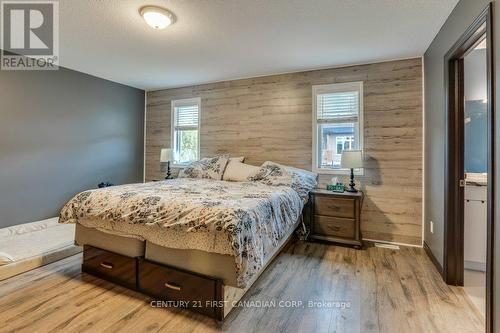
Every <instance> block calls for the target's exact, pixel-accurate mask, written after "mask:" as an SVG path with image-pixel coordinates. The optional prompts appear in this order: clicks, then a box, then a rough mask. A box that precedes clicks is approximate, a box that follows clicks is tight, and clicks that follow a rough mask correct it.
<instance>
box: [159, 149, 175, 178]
mask: <svg viewBox="0 0 500 333" xmlns="http://www.w3.org/2000/svg"><path fill="white" fill-rule="evenodd" d="M173 160H174V150H173V149H170V148H163V149H162V150H161V152H160V163H167V177H165V179H172V176H171V173H170V161H173Z"/></svg>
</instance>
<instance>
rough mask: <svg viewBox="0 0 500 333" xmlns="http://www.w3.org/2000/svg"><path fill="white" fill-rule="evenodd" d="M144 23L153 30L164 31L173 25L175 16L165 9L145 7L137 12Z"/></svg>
mask: <svg viewBox="0 0 500 333" xmlns="http://www.w3.org/2000/svg"><path fill="white" fill-rule="evenodd" d="M139 13H140V14H141V16H142V18H143V19H144V21H146V23H147V24H149V26H151V28H153V29H158V30H160V29H165V28H166V27H168V26H169V25H171V24H172V23H174V19H175V16H174V14H172V13H171V12H169V11H168V10H166V9H165V8H161V7H156V6H146V7H142V8H141V9H140V10H139Z"/></svg>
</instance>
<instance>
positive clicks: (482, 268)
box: [464, 260, 486, 272]
mask: <svg viewBox="0 0 500 333" xmlns="http://www.w3.org/2000/svg"><path fill="white" fill-rule="evenodd" d="M464 268H465V269H470V270H471V271H479V272H486V263H485V262H479V261H471V260H464Z"/></svg>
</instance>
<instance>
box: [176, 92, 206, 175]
mask: <svg viewBox="0 0 500 333" xmlns="http://www.w3.org/2000/svg"><path fill="white" fill-rule="evenodd" d="M179 104H198V153H197V154H198V158H200V130H201V97H194V98H185V99H175V100H174V99H173V100H172V101H171V102H170V105H171V107H170V108H171V110H170V119H171V121H170V146H171V147H172V149H175V147H174V142H175V122H176V119H175V107H176V106H177V105H179ZM188 164H189V163H175V162H174V163H172V167H174V168H184V167H186V165H188Z"/></svg>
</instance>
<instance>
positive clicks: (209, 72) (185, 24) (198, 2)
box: [59, 0, 458, 89]
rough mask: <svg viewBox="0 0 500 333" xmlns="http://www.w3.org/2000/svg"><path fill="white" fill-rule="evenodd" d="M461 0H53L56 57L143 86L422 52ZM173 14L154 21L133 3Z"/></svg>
mask: <svg viewBox="0 0 500 333" xmlns="http://www.w3.org/2000/svg"><path fill="white" fill-rule="evenodd" d="M457 1H458V0H171V1H159V0H152V1H139V0H135V1H134V0H60V14H59V17H60V29H59V31H60V32H59V33H60V64H61V65H62V66H64V67H67V68H71V69H75V70H78V71H81V72H84V73H89V74H92V75H95V76H98V77H102V78H105V79H108V80H112V81H116V82H120V83H123V84H126V85H130V86H133V87H137V88H142V89H159V88H169V87H178V86H186V85H191V84H197V83H205V82H214V81H221V80H227V79H235V78H243V77H252V76H259V75H266V74H275V73H285V72H293V71H301V70H306V69H314V68H324V67H334V66H342V65H349V64H356V63H368V62H376V61H383V60H392V59H401V58H408V57H415V56H421V55H422V54H423V53H424V52H425V50H426V49H427V47H428V46H429V44H430V43H431V41H432V39H433V38H434V36H435V35H436V34H437V32H438V31H439V29H440V27H441V26H442V24H443V23H444V21H445V20H446V18H447V17H448V15H449V14H450V12H451V10H452V9H453V7H454V6H455V4H456V3H457ZM151 4H154V5H160V6H163V7H166V8H168V9H169V10H171V11H172V12H173V13H174V14H175V15H176V16H177V22H176V23H175V24H174V25H172V26H170V27H168V28H167V29H165V30H153V29H152V28H150V27H149V26H148V25H146V23H145V22H144V21H143V20H142V17H141V16H140V15H139V13H138V10H139V8H140V7H141V6H143V5H151Z"/></svg>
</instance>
